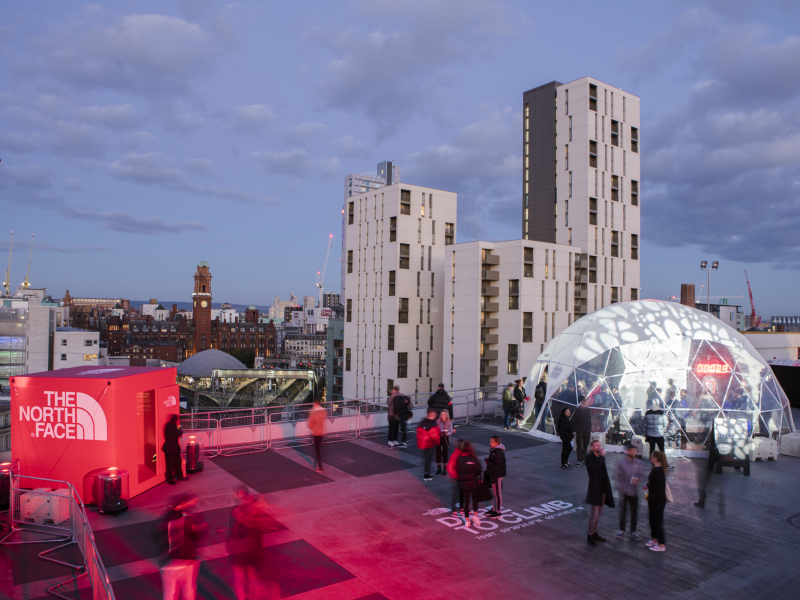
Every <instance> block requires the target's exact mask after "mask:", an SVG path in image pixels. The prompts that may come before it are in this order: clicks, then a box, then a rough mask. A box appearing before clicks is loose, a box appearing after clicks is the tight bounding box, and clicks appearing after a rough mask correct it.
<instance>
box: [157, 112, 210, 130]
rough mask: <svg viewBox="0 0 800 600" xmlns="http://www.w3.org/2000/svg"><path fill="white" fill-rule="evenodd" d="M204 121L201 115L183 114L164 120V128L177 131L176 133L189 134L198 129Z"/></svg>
mask: <svg viewBox="0 0 800 600" xmlns="http://www.w3.org/2000/svg"><path fill="white" fill-rule="evenodd" d="M205 122H206V120H205V118H203V116H202V115H198V114H192V113H183V114H175V115H170V116H168V117H166V118H165V120H164V126H165V127H166V128H167V129H169V130H170V131H177V132H178V133H190V132H192V131H195V130H197V129H200V128H201V127H202V126H203V125H204V124H205Z"/></svg>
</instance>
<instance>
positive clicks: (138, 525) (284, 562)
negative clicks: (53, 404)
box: [0, 422, 800, 600]
mask: <svg viewBox="0 0 800 600" xmlns="http://www.w3.org/2000/svg"><path fill="white" fill-rule="evenodd" d="M457 429H458V430H457V432H456V437H467V438H469V439H471V440H473V441H474V442H475V443H476V450H477V451H478V455H479V457H480V458H481V459H482V458H483V457H484V456H485V455H486V454H487V453H488V441H489V437H490V436H491V435H493V434H495V433H498V432H499V434H500V435H501V436H502V437H503V443H504V444H505V446H506V448H507V457H508V477H507V478H506V480H505V484H506V485H505V490H504V505H505V507H506V508H508V509H510V510H511V511H513V512H515V513H521V514H524V515H526V516H527V517H528V518H525V519H522V518H519V517H508V518H507V520H508V521H512V523H502V522H500V521H490V520H485V521H484V523H485V524H484V527H486V529H485V530H481V531H475V530H472V531H470V530H467V529H461V528H459V527H457V526H450V525H452V522H451V520H448V519H447V518H446V517H447V515H446V514H438V513H439V511H437V509H441V508H445V507H447V506H448V504H449V493H450V487H449V481H448V478H447V477H446V476H445V477H442V476H439V477H435V478H434V481H432V482H428V483H426V482H423V481H422V478H421V475H422V458H421V456H420V454H421V452H420V451H419V450H417V449H416V448H415V447H409V448H408V449H405V450H397V449H390V448H388V447H387V446H386V444H385V438H377V437H376V438H371V439H356V440H351V441H339V442H332V443H329V444H325V445H324V446H323V451H324V456H323V460H324V461H325V462H326V465H325V472H324V474H319V473H316V472H315V471H314V469H313V466H314V465H313V460H312V458H311V454H312V452H313V451H312V449H311V448H310V447H301V448H296V449H285V450H278V451H273V450H270V451H266V452H260V453H254V454H247V455H241V456H235V457H220V458H215V459H211V460H207V461H206V467H205V469H204V470H203V471H202V472H200V473H198V474H195V475H190V479H189V481H188V482H183V483H180V484H179V485H178V486H174V487H172V486H167V485H160V486H158V487H157V488H154V489H152V490H150V491H149V492H147V493H145V494H142V495H140V496H138V497H136V498H134V499H133V500H132V501H131V507H130V510H129V511H128V512H126V513H122V514H120V515H117V516H108V515H100V514H98V513H94V512H92V513H90V515H89V518H90V522H91V526H92V528H93V530H94V532H95V537H96V540H97V544H98V547H99V551H100V554H101V556H102V559H103V561H104V563H105V565H106V568H107V569H108V573H109V576H110V579H111V581H112V583H113V587H114V591H115V594H116V597H117V598H118V599H120V600H122V599H127V598H136V599H138V600H146V599H150V598H153V599H156V598H161V594H162V591H161V579H160V575H159V571H158V566H157V564H156V551H155V547H154V544H153V542H152V541H151V538H150V532H151V530H152V526H153V523H154V521H155V520H156V519H158V518H159V516H160V515H161V513H162V512H163V511H164V506H165V500H166V498H167V497H168V496H170V495H172V494H175V493H176V492H178V491H185V490H187V489H191V490H194V491H195V492H196V493H197V494H198V495H199V496H200V503H199V505H198V508H199V510H200V511H202V512H203V514H204V516H205V518H206V520H207V522H208V524H209V536H208V537H207V538H206V539H205V540H203V541H202V542H201V543H200V544H201V546H202V547H201V548H200V551H199V554H200V558H201V560H202V565H201V569H200V578H199V594H198V597H201V598H232V597H233V595H232V592H231V579H232V574H231V567H230V564H229V562H228V555H227V552H226V549H225V540H226V535H227V527H228V519H229V513H230V510H231V508H232V506H233V504H234V501H233V490H234V489H235V488H236V487H237V486H239V485H241V483H244V484H245V485H247V486H249V487H250V488H251V489H252V490H253V491H255V492H258V493H262V494H264V497H265V499H266V501H267V503H268V504H269V506H270V514H271V516H272V518H273V519H274V522H273V523H272V527H271V530H270V531H269V532H268V533H265V534H264V536H263V544H264V552H265V557H266V562H265V564H266V565H267V567H266V568H265V570H264V572H263V573H262V576H263V578H264V584H263V586H264V587H263V589H262V593H261V594H260V595H259V596H258V597H260V598H269V597H281V598H293V599H296V600H312V599H313V600H318V599H323V598H336V599H340V600H356V599H360V600H366V599H370V600H378V599H381V598H389V599H397V600H403V599H419V598H431V599H439V598H441V599H445V598H447V599H452V598H467V599H470V598H559V599H568V598H576V599H577V598H581V599H584V600H585V599H598V600H599V599H608V598H612V597H613V598H636V597H648V598H651V599H652V598H686V599H698V600H699V599H701V598H702V599H703V600H706V599H708V598H728V599H735V598H748V599H751V598H770V599H773V600H777V599H781V598H787V599H788V598H792V599H794V598H796V597H797V590H798V589H800V572H798V569H797V559H798V557H800V500H799V499H800V459H796V458H792V457H783V456H781V457H779V459H778V460H777V461H776V462H767V463H760V462H759V463H755V464H754V465H752V469H751V476H750V477H744V476H743V475H742V474H741V472H739V471H733V470H732V469H725V472H724V475H722V476H721V477H717V479H716V480H717V481H718V483H719V485H717V486H716V487H715V488H714V490H713V491H712V492H711V493H710V496H709V499H708V501H707V504H706V508H705V510H701V509H698V508H697V507H695V506H694V505H693V502H694V501H695V500H697V475H698V473H699V472H700V471H701V470H702V469H703V467H704V461H700V460H684V459H682V460H677V461H676V468H675V470H674V471H672V472H671V474H670V478H669V481H670V487H671V488H672V491H673V494H674V496H675V502H674V503H673V504H671V505H668V507H667V511H666V516H665V528H666V535H667V551H666V552H665V553H662V554H656V553H653V552H649V551H648V550H647V549H646V548H645V547H644V544H643V542H635V541H634V540H633V539H632V538H630V537H626V538H625V539H623V540H618V539H616V538H615V537H614V534H615V533H616V531H617V519H618V514H619V512H618V508H617V509H606V510H605V512H604V513H603V516H602V518H601V520H600V526H599V532H600V533H601V534H602V535H604V536H605V537H607V538H608V542H607V543H605V544H598V547H596V548H591V547H589V546H588V544H587V543H586V537H585V531H586V525H587V519H588V511H587V510H586V505H584V504H583V499H584V496H585V493H586V484H587V476H586V471H585V470H584V469H582V468H575V469H572V470H569V471H564V470H561V469H560V468H559V453H560V445H557V444H552V443H548V442H542V441H540V440H536V439H534V438H531V437H529V436H526V435H523V434H517V433H510V432H505V431H502V429H501V428H500V427H498V426H497V425H495V424H493V423H490V422H487V423H483V424H477V425H470V426H463V427H458V428H457ZM412 442H413V438H412ZM412 446H413V444H412ZM620 458H621V456H620V455H612V454H609V455H608V463H609V471H611V468H612V466H613V462H614V461H616V460H619V459H620ZM573 459H574V454H573ZM723 497H724V498H725V500H726V502H725V505H726V506H725V510H724V514H723V512H722V510H721V508H722V507H721V503H720V502H719V501H720V499H721V498H723ZM641 500H642V506H640V511H639V523H640V525H639V532H640V533H641V534H642V535H643V537H644V538H645V539H646V538H647V537H648V535H649V527H648V525H647V508H646V506H644V501H643V500H644V499H643V497H642V498H641ZM553 501H561V502H562V503H565V504H564V505H562V506H566V504H570V505H572V507H571V508H567V509H565V510H557V509H554V512H552V513H549V514H547V515H546V516H545V515H542V516H539V517H537V518H530V516H529V515H528V513H524V512H523V509H526V508H530V507H536V506H541V505H542V504H545V503H549V502H553ZM618 506H619V503H618ZM437 519H444V522H441V521H438V520H437ZM515 520H519V521H520V523H519V524H518V525H516V524H514V523H513V521H515ZM45 548H47V544H33V545H24V546H0V557H2V558H0V590H2V591H0V596H2V595H3V592H5V593H7V594H8V597H10V598H13V599H15V600H16V599H23V598H24V599H28V598H34V599H38V598H46V597H52V596H48V594H47V592H46V588H47V587H48V586H50V585H53V584H54V583H56V582H57V581H58V580H60V579H64V578H66V577H67V576H69V575H70V574H71V570H70V569H69V568H66V567H61V566H60V565H56V564H53V563H48V562H45V561H42V560H40V559H37V558H36V554H37V553H38V552H41V551H42V550H44V549H45ZM79 581H84V583H83V585H86V583H85V578H84V579H82V580H79ZM277 590H279V593H280V596H277V595H275V594H277V593H278V592H277ZM82 591H83V594H80V595H81V597H88V596H87V595H86V592H87V591H88V590H86V589H84V590H82ZM76 597H78V596H77V595H76Z"/></svg>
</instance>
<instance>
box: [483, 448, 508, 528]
mask: <svg viewBox="0 0 800 600" xmlns="http://www.w3.org/2000/svg"><path fill="white" fill-rule="evenodd" d="M489 446H490V447H491V450H490V451H489V456H487V457H486V471H485V473H484V474H485V476H486V482H487V483H489V484H490V485H491V486H492V493H493V494H494V505H493V506H492V508H491V510H489V511H488V512H487V513H486V516H488V517H489V518H490V519H496V518H498V517H500V516H501V513H502V511H503V478H504V477H505V476H506V447H505V446H504V445H503V444H501V443H500V436H499V435H493V436H492V437H491V439H490V440H489Z"/></svg>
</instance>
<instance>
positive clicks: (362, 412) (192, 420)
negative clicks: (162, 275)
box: [180, 386, 504, 456]
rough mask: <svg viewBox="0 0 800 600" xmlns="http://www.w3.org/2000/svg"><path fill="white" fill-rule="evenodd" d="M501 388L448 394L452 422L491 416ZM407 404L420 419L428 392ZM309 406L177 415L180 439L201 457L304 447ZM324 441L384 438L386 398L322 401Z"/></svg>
mask: <svg viewBox="0 0 800 600" xmlns="http://www.w3.org/2000/svg"><path fill="white" fill-rule="evenodd" d="M503 389H504V388H503V387H499V386H496V387H495V386H493V387H488V388H474V389H466V390H455V391H452V392H450V398H451V401H452V417H453V422H454V423H455V424H457V425H459V424H468V423H469V422H470V421H472V420H483V419H485V418H486V417H487V416H489V417H490V418H493V417H495V416H496V414H497V409H498V407H499V406H500V405H501V404H502V397H503ZM406 396H408V398H409V399H410V401H411V413H412V415H411V418H410V419H409V421H411V422H413V421H418V420H420V419H422V418H423V417H424V416H425V412H426V410H427V408H428V399H429V398H430V397H431V394H430V393H425V394H406ZM312 407H313V404H291V405H287V406H270V407H263V408H242V409H232V408H229V409H222V410H219V411H213V412H211V411H204V412H202V413H187V414H183V415H181V416H180V422H181V428H182V429H183V431H184V436H182V438H181V440H182V441H181V444H182V446H183V445H184V444H185V443H186V442H185V441H184V438H186V439H188V437H189V435H194V436H195V437H197V438H199V439H201V440H202V442H203V447H204V452H205V454H206V456H218V455H221V456H233V455H237V454H249V453H253V452H263V451H265V450H268V449H270V448H272V449H278V448H288V447H296V446H305V445H310V444H311V443H312V442H313V437H312V435H311V432H310V431H309V429H308V426H307V421H308V415H309V412H310V411H311V408H312ZM322 407H323V408H324V409H325V410H326V411H327V413H328V418H327V420H326V426H325V440H326V441H335V440H352V439H356V438H359V437H360V438H369V437H375V436H379V435H384V434H385V433H386V431H387V430H388V428H389V406H388V397H386V396H383V397H378V398H359V399H356V400H344V401H342V402H325V403H323V404H322Z"/></svg>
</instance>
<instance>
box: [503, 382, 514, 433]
mask: <svg viewBox="0 0 800 600" xmlns="http://www.w3.org/2000/svg"><path fill="white" fill-rule="evenodd" d="M513 403H514V384H513V383H509V384H508V385H507V386H506V389H505V390H503V429H506V430H508V429H511V408H512V405H513Z"/></svg>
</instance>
